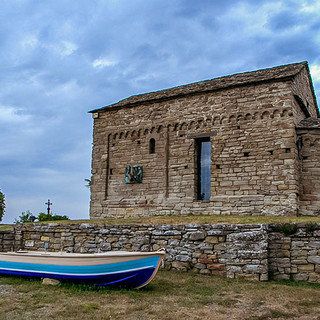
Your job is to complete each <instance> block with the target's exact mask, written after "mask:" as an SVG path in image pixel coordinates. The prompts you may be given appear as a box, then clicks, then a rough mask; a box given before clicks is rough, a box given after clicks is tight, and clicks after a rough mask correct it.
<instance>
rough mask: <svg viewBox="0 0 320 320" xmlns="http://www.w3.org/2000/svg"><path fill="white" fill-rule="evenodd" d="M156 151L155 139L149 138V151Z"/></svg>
mask: <svg viewBox="0 0 320 320" xmlns="http://www.w3.org/2000/svg"><path fill="white" fill-rule="evenodd" d="M155 152H156V140H154V139H153V138H151V139H150V142H149V153H150V154H152V153H155Z"/></svg>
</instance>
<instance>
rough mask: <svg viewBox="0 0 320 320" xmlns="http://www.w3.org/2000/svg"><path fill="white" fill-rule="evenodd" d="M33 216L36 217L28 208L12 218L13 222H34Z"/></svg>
mask: <svg viewBox="0 0 320 320" xmlns="http://www.w3.org/2000/svg"><path fill="white" fill-rule="evenodd" d="M35 218H36V217H35V216H34V215H33V214H32V213H31V212H30V211H29V210H27V211H26V212H22V213H21V216H19V218H18V219H15V220H14V223H26V222H34V220H35Z"/></svg>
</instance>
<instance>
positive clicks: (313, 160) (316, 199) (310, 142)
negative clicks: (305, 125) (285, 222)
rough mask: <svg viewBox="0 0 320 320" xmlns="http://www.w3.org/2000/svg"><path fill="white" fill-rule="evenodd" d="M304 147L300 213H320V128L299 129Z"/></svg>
mask: <svg viewBox="0 0 320 320" xmlns="http://www.w3.org/2000/svg"><path fill="white" fill-rule="evenodd" d="M297 133H298V136H299V137H301V139H302V140H301V141H302V149H301V154H300V157H301V159H302V162H301V166H300V193H299V194H300V204H299V205H300V210H299V211H300V213H301V214H303V215H311V216H312V215H316V216H319V215H320V166H319V164H320V129H309V130H306V129H299V130H298V131H297Z"/></svg>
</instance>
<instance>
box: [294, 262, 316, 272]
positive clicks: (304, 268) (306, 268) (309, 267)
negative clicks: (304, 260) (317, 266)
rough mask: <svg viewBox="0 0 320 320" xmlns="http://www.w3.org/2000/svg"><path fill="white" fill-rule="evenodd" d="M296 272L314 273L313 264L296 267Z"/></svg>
mask: <svg viewBox="0 0 320 320" xmlns="http://www.w3.org/2000/svg"><path fill="white" fill-rule="evenodd" d="M298 270H299V271H300V272H313V271H314V265H313V264H302V265H298Z"/></svg>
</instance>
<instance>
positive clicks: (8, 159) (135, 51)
mask: <svg viewBox="0 0 320 320" xmlns="http://www.w3.org/2000/svg"><path fill="white" fill-rule="evenodd" d="M0 57H1V63H0V88H1V89H0V132H1V140H0V141H1V148H0V189H1V190H2V191H3V192H4V193H5V195H6V203H7V210H6V214H5V216H4V219H3V222H4V223H11V222H12V221H13V220H14V218H17V217H18V216H19V215H20V214H21V212H22V211H26V210H30V211H31V212H32V213H34V214H35V215H37V214H38V213H39V212H41V211H42V212H43V211H45V209H46V206H45V202H46V201H47V200H48V199H50V200H51V201H52V202H53V206H52V210H53V212H54V213H56V214H61V215H68V216H69V217H71V218H72V219H79V218H82V219H84V218H89V213H88V212H89V189H88V188H86V187H85V182H84V179H86V178H90V165H91V163H90V161H91V142H92V119H91V115H90V114H88V113H87V112H88V111H89V110H92V109H94V108H99V107H102V106H105V105H108V104H111V103H114V102H116V101H118V100H121V99H123V98H126V97H128V96H130V95H133V94H138V93H145V92H150V91H155V90H160V89H165V88H170V87H173V86H177V85H181V84H186V83H191V82H196V81H199V80H205V79H211V78H215V77H218V76H223V75H229V74H233V73H238V72H244V71H252V70H256V69H259V68H266V67H273V66H277V65H282V64H287V63H293V62H300V61H305V60H307V61H308V62H309V66H310V69H311V74H312V77H313V82H314V87H315V90H316V93H317V99H318V101H319V97H320V1H318V0H315V1H313V0H309V1H304V0H283V1H273V0H259V1H257V0H245V1H241V0H198V1H195V0H105V1H103V0H100V1H99V0H69V1H67V0H47V1H41V0H1V10H0Z"/></svg>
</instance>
